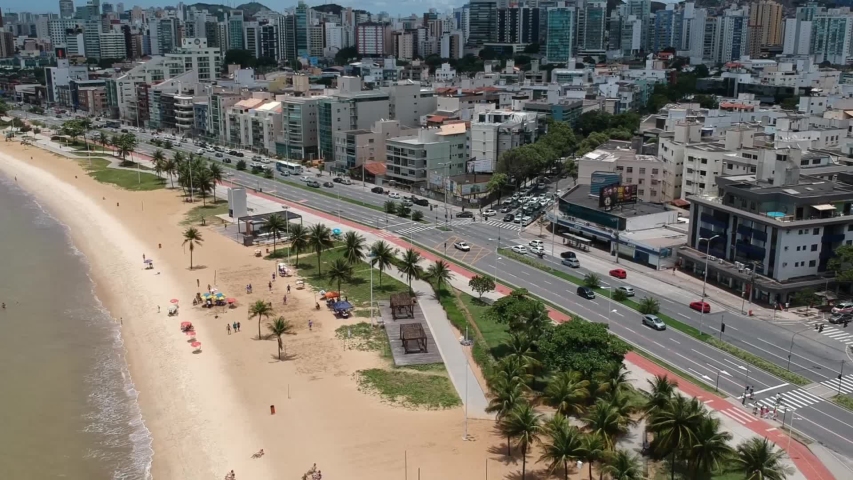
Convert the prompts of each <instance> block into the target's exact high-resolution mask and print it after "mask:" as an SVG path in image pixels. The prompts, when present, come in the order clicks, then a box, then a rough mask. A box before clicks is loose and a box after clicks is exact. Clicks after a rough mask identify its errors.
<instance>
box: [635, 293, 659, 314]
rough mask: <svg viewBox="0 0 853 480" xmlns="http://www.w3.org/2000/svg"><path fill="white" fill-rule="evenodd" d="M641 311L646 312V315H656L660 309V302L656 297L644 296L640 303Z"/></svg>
mask: <svg viewBox="0 0 853 480" xmlns="http://www.w3.org/2000/svg"><path fill="white" fill-rule="evenodd" d="M639 305H640V307H639V308H638V310H640V313H644V314H646V315H655V314H657V313H658V312H659V311H660V302H658V300H657V299H656V298H652V297H643V299H642V300H640V303H639Z"/></svg>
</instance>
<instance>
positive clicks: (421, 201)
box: [411, 195, 429, 207]
mask: <svg viewBox="0 0 853 480" xmlns="http://www.w3.org/2000/svg"><path fill="white" fill-rule="evenodd" d="M411 199H412V203H414V204H415V205H420V206H422V207H428V206H429V200H427V199H426V198H418V197H416V196H414V195H412V196H411Z"/></svg>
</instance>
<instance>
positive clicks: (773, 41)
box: [749, 0, 785, 58]
mask: <svg viewBox="0 0 853 480" xmlns="http://www.w3.org/2000/svg"><path fill="white" fill-rule="evenodd" d="M783 31H784V24H783V22H782V5H780V4H778V3H776V2H775V1H773V0H761V1H760V2H754V3H752V4H751V5H750V7H749V40H750V42H749V55H750V56H751V57H753V58H759V56H760V55H761V48H762V47H768V46H775V45H782V43H783V42H784V40H785V37H784V35H783Z"/></svg>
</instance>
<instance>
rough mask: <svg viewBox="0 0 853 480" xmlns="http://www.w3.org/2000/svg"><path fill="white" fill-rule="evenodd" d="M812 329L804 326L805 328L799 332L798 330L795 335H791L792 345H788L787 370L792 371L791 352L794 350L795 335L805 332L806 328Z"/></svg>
mask: <svg viewBox="0 0 853 480" xmlns="http://www.w3.org/2000/svg"><path fill="white" fill-rule="evenodd" d="M811 329H812V327H808V328H804V329H802V330H800V331H799V332H796V333H794V334H793V335H791V346H790V347H788V368H787V370H788V371H789V372H790V371H791V352H792V351H793V350H794V337H796V336H797V335H799V334H801V333H803V332H805V331H806V330H811Z"/></svg>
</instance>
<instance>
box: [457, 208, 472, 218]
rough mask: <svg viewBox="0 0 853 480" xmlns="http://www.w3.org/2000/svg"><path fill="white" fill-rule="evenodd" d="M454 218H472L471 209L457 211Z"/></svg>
mask: <svg viewBox="0 0 853 480" xmlns="http://www.w3.org/2000/svg"><path fill="white" fill-rule="evenodd" d="M456 218H474V213H473V212H472V211H471V210H465V211H464V212H459V213H457V214H456Z"/></svg>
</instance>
